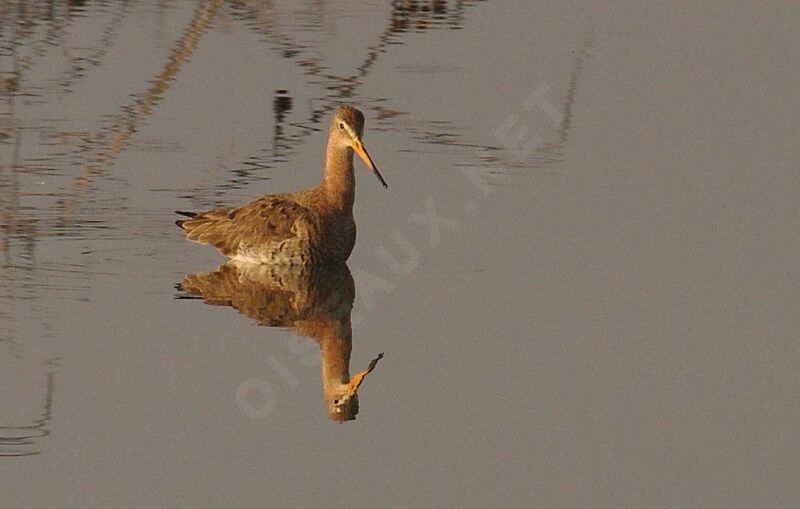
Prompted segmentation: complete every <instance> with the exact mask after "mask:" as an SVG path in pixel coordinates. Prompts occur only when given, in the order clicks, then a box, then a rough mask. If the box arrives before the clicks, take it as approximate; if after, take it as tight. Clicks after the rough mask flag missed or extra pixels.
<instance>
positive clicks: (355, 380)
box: [347, 352, 383, 396]
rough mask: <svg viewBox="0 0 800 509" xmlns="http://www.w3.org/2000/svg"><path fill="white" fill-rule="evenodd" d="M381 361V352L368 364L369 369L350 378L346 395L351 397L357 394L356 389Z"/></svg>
mask: <svg viewBox="0 0 800 509" xmlns="http://www.w3.org/2000/svg"><path fill="white" fill-rule="evenodd" d="M381 359H383V352H381V353H379V354H378V356H377V357H375V358H374V359H372V362H370V363H369V367H368V368H367V369H365V370H364V371H361V372H360V373H356V374H355V375H353V377H352V378H350V383H349V384H348V388H347V393H348V394H349V395H350V396H352V395H354V394H355V393H356V392H358V388H359V387H360V386H361V384H362V383H363V382H364V379H365V378H366V377H367V375H369V374H370V373H372V370H373V369H375V366H377V365H378V361H379V360H381Z"/></svg>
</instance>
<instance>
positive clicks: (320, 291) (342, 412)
mask: <svg viewBox="0 0 800 509" xmlns="http://www.w3.org/2000/svg"><path fill="white" fill-rule="evenodd" d="M178 288H179V289H181V290H183V291H184V292H186V293H187V294H190V295H194V296H198V297H201V298H202V299H203V300H204V301H205V302H206V303H207V304H212V305H216V306H230V307H232V308H234V309H236V310H238V311H239V312H240V313H242V314H245V315H247V316H249V317H250V318H252V319H253V320H255V322H256V323H257V324H258V325H262V326H266V327H282V328H287V329H289V330H291V331H292V332H294V333H295V334H298V335H300V336H304V337H308V338H311V339H313V340H314V341H316V342H317V344H318V345H319V349H320V353H321V357H322V369H321V373H322V388H323V393H324V397H325V401H326V405H327V408H328V415H329V417H330V418H331V419H332V420H334V421H348V420H352V419H355V418H356V414H357V413H358V390H359V387H360V386H361V384H362V383H363V381H364V378H365V377H366V376H367V375H368V374H369V373H370V372H371V371H372V370H373V369H374V368H375V365H376V364H377V361H378V359H380V358H381V357H382V354H381V355H379V356H378V357H377V358H376V359H374V360H373V361H372V363H370V366H369V367H368V368H367V369H366V370H364V371H361V372H359V373H357V374H356V375H353V376H352V377H351V376H350V353H351V350H352V346H353V330H352V325H351V322H350V314H351V311H352V309H353V300H354V298H355V286H354V283H353V277H352V276H351V274H350V270H349V269H348V268H347V266H344V265H343V266H340V267H330V268H325V269H319V268H317V269H313V268H312V269H299V268H298V269H294V270H292V269H286V268H276V267H271V266H268V265H253V264H237V263H236V262H232V261H230V262H227V263H225V264H223V265H222V266H220V267H219V268H218V269H217V270H216V271H214V272H206V273H200V274H192V275H189V276H186V278H184V280H183V282H181V283H180V284H179V285H178Z"/></svg>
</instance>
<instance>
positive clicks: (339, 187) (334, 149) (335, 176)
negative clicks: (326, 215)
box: [322, 143, 356, 211]
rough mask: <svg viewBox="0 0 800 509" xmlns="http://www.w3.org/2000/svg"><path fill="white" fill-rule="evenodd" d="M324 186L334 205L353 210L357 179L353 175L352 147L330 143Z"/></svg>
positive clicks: (337, 207)
mask: <svg viewBox="0 0 800 509" xmlns="http://www.w3.org/2000/svg"><path fill="white" fill-rule="evenodd" d="M322 187H323V189H324V190H325V196H326V198H327V200H328V203H329V204H330V205H331V206H332V207H335V208H336V209H339V210H343V211H352V210H353V201H354V200H355V195H356V179H355V175H353V150H352V149H350V148H346V147H339V146H333V145H332V143H329V144H328V151H327V156H326V159H325V178H324V179H323V181H322Z"/></svg>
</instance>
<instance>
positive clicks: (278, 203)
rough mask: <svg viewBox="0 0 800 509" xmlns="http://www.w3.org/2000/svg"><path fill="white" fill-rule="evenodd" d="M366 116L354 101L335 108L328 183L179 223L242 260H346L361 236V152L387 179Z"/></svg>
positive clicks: (285, 262)
mask: <svg viewBox="0 0 800 509" xmlns="http://www.w3.org/2000/svg"><path fill="white" fill-rule="evenodd" d="M363 131H364V115H363V114H362V113H361V112H360V111H358V110H357V109H355V108H353V107H350V106H342V107H340V108H339V109H338V110H336V113H334V116H333V121H332V122H331V127H330V132H329V134H328V148H327V153H326V159H325V175H324V178H323V180H322V182H321V183H320V184H319V185H318V186H316V187H312V188H310V189H306V190H303V191H299V192H296V193H285V194H275V195H267V196H263V197H261V198H258V199H257V200H255V201H252V202H250V203H248V204H247V205H244V206H242V207H238V208H217V209H212V210H209V211H207V212H201V213H198V214H195V213H192V212H178V213H179V214H182V215H185V216H188V217H189V219H181V220H178V221H176V222H175V223H176V224H177V225H178V226H180V227H181V228H182V229H183V230H184V231H185V232H186V238H187V239H189V240H191V241H194V242H198V243H200V244H210V245H212V246H214V247H216V248H217V249H218V250H219V251H220V253H222V254H223V255H225V256H228V257H230V258H233V259H236V260H242V261H249V262H256V263H266V264H279V265H300V266H306V265H324V264H330V263H342V262H344V261H345V260H347V258H348V257H349V256H350V253H351V252H352V250H353V246H354V245H355V240H356V224H355V221H354V219H353V201H354V199H355V176H354V175H353V154H354V153H356V154H358V155H359V156H360V157H361V159H363V161H364V163H365V164H366V165H367V166H369V168H370V169H371V170H372V171H373V172H374V173H375V175H376V176H377V177H378V179H379V180H380V181H381V183H382V184H383V185H384V187H386V182H385V181H384V180H383V177H382V176H381V174H380V173H379V172H378V169H377V168H376V167H375V164H374V163H373V162H372V159H371V158H370V156H369V154H368V153H367V151H366V149H365V148H364V145H363V142H362V141H361V137H362V134H363Z"/></svg>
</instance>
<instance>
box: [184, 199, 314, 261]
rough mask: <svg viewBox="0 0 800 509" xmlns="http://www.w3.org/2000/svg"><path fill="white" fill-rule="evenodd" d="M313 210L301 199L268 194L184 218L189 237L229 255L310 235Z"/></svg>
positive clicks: (266, 247) (302, 238)
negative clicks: (298, 201)
mask: <svg viewBox="0 0 800 509" xmlns="http://www.w3.org/2000/svg"><path fill="white" fill-rule="evenodd" d="M310 218H311V213H310V212H309V210H308V209H307V208H306V207H303V206H302V205H300V204H298V203H297V202H294V201H291V200H287V199H284V198H280V197H274V196H272V197H264V198H260V199H258V200H256V201H253V202H251V203H248V204H247V205H244V206H242V207H239V208H218V209H213V210H209V211H208V212H204V213H202V214H198V215H197V216H195V217H193V218H192V219H187V220H185V221H182V222H181V228H183V229H184V230H185V231H186V238H188V239H189V240H191V241H194V242H198V243H200V244H210V245H212V246H214V247H216V248H217V249H219V250H220V251H221V252H222V254H224V255H226V256H233V255H235V254H237V253H239V252H240V248H241V249H245V248H246V249H265V250H268V249H270V248H271V247H272V246H274V247H277V246H279V245H280V244H281V243H282V242H285V241H303V240H307V239H308V227H309V224H310Z"/></svg>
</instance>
